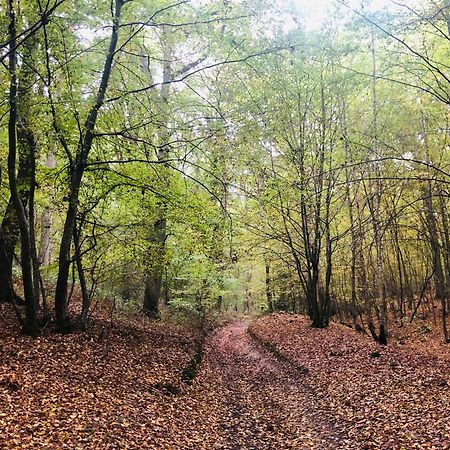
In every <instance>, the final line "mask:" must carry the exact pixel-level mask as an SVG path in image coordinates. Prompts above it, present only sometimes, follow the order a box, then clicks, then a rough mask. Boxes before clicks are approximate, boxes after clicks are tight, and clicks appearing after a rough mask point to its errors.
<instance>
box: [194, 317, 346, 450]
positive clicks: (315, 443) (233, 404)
mask: <svg viewBox="0 0 450 450" xmlns="http://www.w3.org/2000/svg"><path fill="white" fill-rule="evenodd" d="M248 324H249V322H247V321H244V320H242V321H237V322H234V323H231V324H229V325H227V326H225V327H224V328H221V329H219V330H217V331H216V332H215V333H214V334H213V335H212V336H211V337H210V338H209V340H208V342H207V345H206V350H205V356H204V364H203V367H202V370H201V371H200V373H199V378H198V381H197V382H196V386H195V388H194V389H195V391H196V392H197V397H198V399H199V401H200V402H201V403H202V404H203V408H198V406H199V405H196V407H197V410H200V411H202V410H203V411H205V412H207V411H211V410H214V411H216V416H215V418H214V423H209V426H206V429H205V434H204V435H203V445H205V447H202V448H215V449H233V450H238V449H239V450H241V449H242V450H243V449H248V450H250V449H251V450H264V449H274V450H275V449H276V450H282V449H342V448H346V441H347V439H346V435H345V433H344V432H343V430H340V429H339V428H338V427H337V426H336V424H334V423H333V421H332V419H330V418H327V417H326V416H324V414H323V412H322V411H320V410H319V408H318V407H317V406H316V404H315V398H314V392H312V390H311V388H308V387H307V385H306V384H305V382H304V380H305V377H307V376H308V375H307V374H305V373H301V372H300V371H298V370H297V371H295V370H292V369H291V368H289V367H287V366H286V365H285V364H284V363H282V362H279V361H277V360H276V359H275V358H274V357H273V356H272V355H271V354H269V353H267V352H266V351H265V350H263V349H262V348H260V347H259V346H258V345H257V344H256V343H255V342H254V341H253V340H252V338H251V337H250V336H249V335H248V333H247V327H248ZM211 390H213V391H214V392H211ZM194 395H195V394H194ZM212 399H214V400H213V402H214V403H215V405H212V404H211V401H212ZM205 402H206V404H205ZM208 421H211V416H209V417H203V418H202V417H198V416H196V418H195V422H196V424H197V425H198V423H202V424H203V426H205V422H208ZM193 427H195V425H194V424H193ZM207 436H208V437H207ZM213 436H214V437H213ZM211 437H213V439H210V438H211ZM207 441H209V442H207ZM198 448H200V447H198Z"/></svg>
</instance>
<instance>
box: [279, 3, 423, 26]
mask: <svg viewBox="0 0 450 450" xmlns="http://www.w3.org/2000/svg"><path fill="white" fill-rule="evenodd" d="M282 2H286V3H290V4H294V5H295V6H296V8H297V9H298V11H299V12H301V15H302V16H306V20H305V28H306V29H307V30H315V29H318V28H320V25H321V24H322V23H323V22H324V21H325V19H326V18H327V11H328V10H329V8H330V7H332V6H333V5H335V4H336V2H335V0H282ZM414 2H415V0H403V3H404V4H408V5H412V4H413V3H414ZM347 4H348V5H349V6H351V7H352V8H355V9H359V7H360V5H361V0H347ZM393 7H395V5H394V3H393V2H392V1H391V0H372V1H371V5H370V9H371V10H372V11H378V10H381V9H384V8H388V9H389V8H393Z"/></svg>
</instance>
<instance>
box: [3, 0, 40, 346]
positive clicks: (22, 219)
mask: <svg viewBox="0 0 450 450" xmlns="http://www.w3.org/2000/svg"><path fill="white" fill-rule="evenodd" d="M7 15H8V19H9V24H8V32H9V36H8V37H9V43H10V44H9V64H8V70H9V73H10V76H11V83H10V89H9V98H8V103H9V120H8V180H9V188H10V192H11V198H12V202H13V204H14V209H15V212H16V215H17V221H18V225H19V231H20V241H21V263H22V281H23V288H24V294H25V295H24V296H25V320H24V324H23V332H24V333H25V334H28V335H30V336H33V337H34V336H36V335H37V333H38V326H37V315H36V303H35V296H34V289H33V270H32V253H31V240H30V228H29V225H28V221H27V216H26V211H25V205H24V204H23V203H22V200H21V198H20V195H19V190H18V186H17V178H16V156H17V123H18V120H19V113H18V106H17V75H16V67H17V55H16V42H17V40H16V39H17V38H16V17H15V10H14V0H8V2H7Z"/></svg>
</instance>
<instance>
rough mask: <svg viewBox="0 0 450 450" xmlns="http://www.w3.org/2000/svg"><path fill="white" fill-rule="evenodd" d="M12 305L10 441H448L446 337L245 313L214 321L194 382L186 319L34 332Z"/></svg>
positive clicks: (245, 445)
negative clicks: (383, 337)
mask: <svg viewBox="0 0 450 450" xmlns="http://www.w3.org/2000/svg"><path fill="white" fill-rule="evenodd" d="M5 308H6V306H5V305H0V317H2V318H3V320H4V321H3V323H2V327H0V449H39V450H40V449H64V448H67V449H155V450H157V449H158V450H159V449H161V450H162V449H173V450H188V449H192V450H197V449H198V450H206V449H223V450H225V449H229V450H240V449H242V450H244V449H247V450H251V449H252V450H269V449H270V450H272V449H273V450H283V449H286V450H287V449H324V450H326V449H330V450H338V449H342V450H345V449H355V450H357V449H366V450H369V449H371V450H375V449H380V450H385V449H398V450H400V449H405V450H409V449H450V349H448V348H447V347H444V346H439V345H438V344H436V348H435V349H434V350H433V346H431V345H424V343H423V342H422V343H420V342H419V341H420V340H417V339H415V340H414V342H412V344H411V345H409V344H408V345H406V344H405V345H400V344H397V343H393V344H392V345H389V346H388V347H380V346H379V345H378V344H376V343H374V342H372V341H371V340H370V339H369V338H368V337H367V336H364V335H361V334H358V333H356V332H354V331H353V330H351V329H349V328H347V327H344V326H341V325H337V324H332V325H331V326H330V327H329V328H328V329H327V330H316V329H311V328H310V327H309V326H308V322H307V320H305V319H304V318H303V317H301V316H295V315H290V314H277V315H272V316H266V317H262V318H260V319H257V320H256V321H250V319H247V318H240V319H236V320H234V321H231V322H229V323H228V324H226V325H224V326H222V327H220V328H218V329H216V330H215V331H213V332H212V333H210V335H209V336H208V338H207V339H206V342H205V346H204V355H203V361H202V364H201V366H200V370H199V372H198V374H197V376H196V378H195V379H194V381H193V382H192V384H191V385H186V384H185V383H183V382H182V381H181V372H182V370H183V368H184V367H186V365H187V364H188V363H189V361H190V360H191V359H192V357H193V355H194V352H195V341H196V338H197V336H196V335H195V333H193V332H192V331H191V330H189V329H187V328H185V327H181V326H178V325H173V324H168V323H165V322H159V323H155V322H150V321H148V320H145V319H138V318H136V319H133V320H128V321H127V322H116V323H115V325H114V326H110V325H108V324H107V323H106V322H101V321H96V322H95V323H94V326H93V327H92V330H91V331H90V333H89V334H81V333H80V334H73V335H68V336H60V335H54V334H49V335H46V336H43V337H40V338H38V339H36V340H31V339H29V338H27V337H24V336H20V334H19V333H18V330H17V327H15V326H12V325H8V323H11V322H13V318H11V317H8V316H7V314H6V313H5V311H6V309H5ZM9 319H11V322H10V320H9ZM418 335H420V334H418ZM416 341H417V342H418V345H417V346H414V345H415V344H414V343H415V342H416ZM413 344H414V345H413ZM430 349H432V350H430Z"/></svg>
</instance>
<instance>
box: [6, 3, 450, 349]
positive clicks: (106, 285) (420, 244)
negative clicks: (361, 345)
mask: <svg viewBox="0 0 450 450" xmlns="http://www.w3.org/2000/svg"><path fill="white" fill-rule="evenodd" d="M338 3H341V4H342V3H345V2H338ZM257 6H258V7H257V8H255V9H253V8H252V10H250V9H249V8H248V7H246V6H245V4H229V3H228V2H219V1H217V2H212V3H211V4H210V5H209V6H205V7H202V8H200V7H197V6H195V5H190V4H187V3H186V2H180V3H170V2H162V3H160V4H158V5H157V6H155V5H141V4H137V3H135V2H131V1H124V0H114V2H113V3H112V4H111V8H109V5H98V7H96V8H93V6H92V3H91V2H79V3H78V4H77V10H75V9H74V5H73V4H72V3H71V2H68V1H55V2H50V3H48V4H47V3H44V2H39V1H38V2H37V3H36V4H35V5H28V4H27V5H24V4H23V3H22V4H19V3H18V2H15V1H14V0H9V1H8V2H7V11H6V12H7V13H8V14H7V18H6V22H5V23H6V24H7V25H8V26H7V27H6V28H5V30H3V31H1V32H0V33H1V42H3V43H4V44H3V45H2V49H1V55H0V58H1V59H2V61H8V64H7V66H5V65H4V66H3V68H2V70H1V72H0V78H1V80H2V82H3V83H4V84H5V86H6V85H8V89H7V95H6V96H5V97H4V98H3V103H1V104H0V109H1V116H0V121H1V123H2V124H3V123H4V124H5V125H6V123H8V127H4V130H2V131H1V132H0V139H1V141H2V142H3V143H4V144H5V145H3V146H2V148H1V149H0V163H1V164H0V166H1V168H2V170H1V173H0V176H1V177H2V178H1V180H0V181H1V184H0V191H1V193H2V196H1V199H0V214H1V228H0V301H7V302H10V303H11V304H12V305H13V307H15V308H16V311H17V314H18V317H20V320H21V321H22V322H23V329H24V332H26V333H29V334H31V335H36V334H37V333H38V332H39V326H40V324H41V322H42V319H43V318H44V316H48V312H49V304H52V303H53V300H54V315H55V320H56V325H57V328H58V330H59V331H61V332H68V331H70V330H71V329H72V327H73V326H74V325H75V323H74V320H73V317H72V314H71V313H70V301H71V298H72V297H73V295H72V294H73V292H74V291H76V292H79V294H80V297H81V300H82V301H81V311H80V312H79V318H78V322H79V324H80V325H81V327H82V328H84V329H85V328H86V327H87V326H88V319H89V315H90V311H91V309H92V305H91V300H92V299H93V298H95V297H96V296H97V297H98V296H100V295H105V296H118V297H120V302H122V303H136V302H137V303H139V304H140V306H141V307H142V309H143V310H144V312H145V313H146V314H147V315H148V316H150V317H154V318H157V317H159V315H160V312H161V311H160V310H161V308H162V307H163V304H164V307H171V308H179V307H180V308H191V309H192V310H193V311H197V313H198V312H199V311H200V310H202V311H203V308H204V305H205V304H208V305H209V306H211V307H212V308H213V307H214V308H216V309H217V310H224V309H227V308H229V307H236V308H237V305H240V306H239V307H240V308H241V309H242V307H243V306H245V305H250V303H255V304H258V299H259V301H261V302H262V303H261V304H262V306H263V308H264V309H267V310H269V311H273V310H276V309H280V308H286V309H291V310H295V311H299V312H303V313H306V314H308V315H309V317H310V318H311V322H312V325H313V326H315V327H326V326H327V325H328V324H329V321H330V320H331V318H332V316H333V315H335V314H337V315H339V316H340V317H341V319H342V320H346V321H347V320H349V321H350V322H351V323H352V324H353V326H355V327H357V328H358V329H361V328H367V329H368V330H369V332H370V333H371V334H372V336H373V337H374V338H375V339H377V340H378V341H379V342H381V343H386V342H387V339H388V327H389V324H388V321H389V320H397V321H399V323H404V322H405V321H406V320H412V319H414V318H415V317H416V316H417V315H418V314H419V313H420V312H422V313H424V311H425V309H424V308H425V307H428V304H426V298H431V297H433V298H436V299H438V300H439V305H440V306H439V309H440V312H441V315H442V325H443V328H444V334H445V339H446V340H448V328H447V322H448V310H449V297H450V295H449V292H450V271H449V269H448V267H449V262H450V237H449V236H450V232H449V227H450V226H449V216H448V204H449V195H448V189H447V187H448V183H449V175H448V174H449V172H450V171H449V165H450V161H449V156H448V151H447V150H448V145H449V144H448V136H449V133H448V130H449V126H448V110H447V109H448V104H449V98H448V91H449V89H448V86H449V79H448V75H447V72H448V71H447V66H446V64H447V62H446V59H445V56H446V55H447V53H448V50H449V45H450V40H449V35H448V31H449V25H448V24H449V4H448V2H447V1H446V0H445V1H442V2H429V3H426V4H425V5H423V7H421V8H420V10H416V9H413V8H411V7H408V6H403V7H400V8H398V10H397V9H396V10H393V11H392V12H391V13H390V14H382V13H376V14H375V13H372V14H369V13H368V12H366V11H364V10H361V11H360V10H357V11H356V10H355V11H354V13H356V14H354V15H353V16H352V17H349V21H348V23H347V24H344V23H343V21H342V20H341V19H338V18H336V20H335V21H334V22H331V21H330V23H327V24H325V25H324V28H323V29H322V30H320V31H314V32H309V33H306V32H305V31H304V30H302V29H301V27H300V26H299V25H298V23H297V25H296V26H295V27H291V29H290V30H287V29H286V24H285V23H284V22H283V20H284V19H283V20H281V19H280V20H274V17H276V15H275V12H276V11H275V9H276V8H275V7H269V6H267V5H264V4H262V3H261V4H258V5H257ZM343 10H344V9H343ZM345 10H348V8H346V9H345ZM55 13H57V14H55ZM278 13H279V12H278ZM284 13H285V14H287V12H286V11H285V12H284ZM280 17H281V16H280ZM283 17H284V16H283ZM6 148H8V151H7V152H6V151H5V149H6ZM49 155H52V158H51V159H52V160H53V161H54V163H52V164H46V162H45V161H46V160H47V157H48V156H49ZM53 155H54V156H53ZM5 168H7V170H5ZM5 174H7V178H8V180H7V181H8V182H6V177H5ZM50 204H52V208H51V209H52V213H51V216H52V217H51V220H50V217H49V215H48V214H49V205H50ZM40 218H41V219H40ZM50 223H51V224H52V225H51V232H49V230H50V225H49V224H50ZM37 236H42V243H41V245H39V242H37V241H38V240H39V239H37ZM52 246H53V248H58V255H57V257H56V255H50V254H49V251H48V250H47V251H46V250H44V249H49V248H51V247H52ZM38 249H39V251H38ZM19 254H20V256H19ZM44 260H45V264H44V265H43V264H42V263H43V262H44ZM15 274H20V277H19V278H20V283H18V284H17V279H15V277H14V276H13V275H15ZM15 282H16V286H18V287H16V290H17V292H15V287H14V286H15V285H14V283H15ZM22 292H23V293H22ZM22 297H23V299H22ZM250 297H251V302H250ZM161 300H164V301H163V302H162V301H161ZM22 304H23V305H22ZM22 306H25V314H24V317H23V318H22V314H23V312H22V309H21V308H22ZM246 308H247V306H246ZM247 309H248V308H247ZM433 311H434V310H433ZM377 322H378V323H377ZM377 325H378V329H377Z"/></svg>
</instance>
